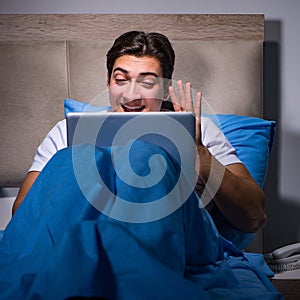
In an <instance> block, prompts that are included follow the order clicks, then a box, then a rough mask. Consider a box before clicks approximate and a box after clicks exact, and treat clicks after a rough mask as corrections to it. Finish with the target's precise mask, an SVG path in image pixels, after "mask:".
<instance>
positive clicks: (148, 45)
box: [106, 31, 175, 80]
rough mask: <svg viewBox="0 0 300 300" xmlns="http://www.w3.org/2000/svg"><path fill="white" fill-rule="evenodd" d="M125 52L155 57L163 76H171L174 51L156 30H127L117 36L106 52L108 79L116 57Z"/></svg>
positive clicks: (165, 38) (169, 77) (164, 37)
mask: <svg viewBox="0 0 300 300" xmlns="http://www.w3.org/2000/svg"><path fill="white" fill-rule="evenodd" d="M126 54H128V55H134V56H137V57H139V56H151V57H155V58H156V59H157V60H158V61H159V63H160V66H161V69H162V73H163V77H164V78H167V79H171V78H172V73H173V70H174V63H175V53H174V50H173V48H172V45H171V43H170V41H169V40H168V38H167V37H166V36H165V35H163V34H161V33H156V32H150V33H145V32H143V31H129V32H126V33H124V34H122V35H121V36H119V37H118V38H117V39H116V40H115V42H114V44H113V45H112V47H111V48H110V50H109V51H108V52H107V54H106V67H107V72H108V80H110V77H111V73H112V69H113V66H114V63H115V61H116V59H117V58H118V57H120V56H122V55H126Z"/></svg>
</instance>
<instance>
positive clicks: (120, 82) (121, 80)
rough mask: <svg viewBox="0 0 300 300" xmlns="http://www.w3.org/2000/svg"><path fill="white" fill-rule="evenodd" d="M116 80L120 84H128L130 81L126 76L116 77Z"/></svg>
mask: <svg viewBox="0 0 300 300" xmlns="http://www.w3.org/2000/svg"><path fill="white" fill-rule="evenodd" d="M115 82H116V84H118V85H124V84H126V83H127V82H128V80H127V79H125V78H115Z"/></svg>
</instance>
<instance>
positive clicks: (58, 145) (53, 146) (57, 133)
mask: <svg viewBox="0 0 300 300" xmlns="http://www.w3.org/2000/svg"><path fill="white" fill-rule="evenodd" d="M66 147H67V129H66V120H62V121H60V122H58V123H57V124H56V125H55V126H54V127H53V128H52V129H51V130H50V131H49V133H48V134H47V135H46V137H45V138H44V140H43V141H42V143H41V144H40V146H39V147H38V149H37V152H36V154H35V156H34V158H33V163H32V165H31V167H30V168H29V170H28V172H31V171H39V172H41V171H42V169H43V168H44V167H45V165H46V164H47V163H48V161H49V160H50V159H51V158H52V156H53V155H54V154H55V153H56V152H57V151H59V150H61V149H63V148H66Z"/></svg>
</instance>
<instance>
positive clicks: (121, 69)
mask: <svg viewBox="0 0 300 300" xmlns="http://www.w3.org/2000/svg"><path fill="white" fill-rule="evenodd" d="M116 71H121V72H122V73H125V74H128V73H129V72H128V71H127V70H125V69H123V68H121V67H117V68H115V69H114V71H113V73H115V72H116ZM139 75H140V76H148V75H152V76H154V77H157V78H158V75H157V74H156V73H154V72H142V73H140V74H139Z"/></svg>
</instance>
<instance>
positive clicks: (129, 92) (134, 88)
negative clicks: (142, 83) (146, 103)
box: [123, 79, 142, 102]
mask: <svg viewBox="0 0 300 300" xmlns="http://www.w3.org/2000/svg"><path fill="white" fill-rule="evenodd" d="M123 98H124V99H125V100H126V102H128V101H134V100H141V99H142V95H141V92H140V87H139V85H138V83H137V81H136V79H131V80H130V82H129V84H128V85H127V86H126V89H125V90H124V92H123Z"/></svg>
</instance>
